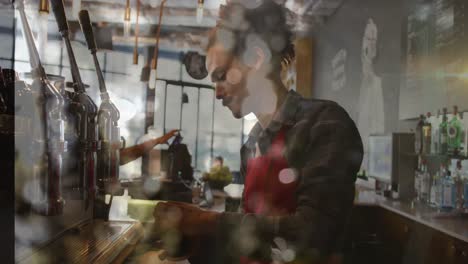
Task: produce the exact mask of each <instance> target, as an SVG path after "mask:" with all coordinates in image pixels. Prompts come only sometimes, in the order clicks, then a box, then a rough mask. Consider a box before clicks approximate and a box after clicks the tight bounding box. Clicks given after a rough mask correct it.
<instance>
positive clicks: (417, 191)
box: [414, 157, 421, 201]
mask: <svg viewBox="0 0 468 264" xmlns="http://www.w3.org/2000/svg"><path fill="white" fill-rule="evenodd" d="M414 195H415V200H416V201H420V198H421V157H419V158H418V167H417V168H416V170H414Z"/></svg>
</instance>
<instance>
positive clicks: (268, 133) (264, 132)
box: [245, 90, 302, 153]
mask: <svg viewBox="0 0 468 264" xmlns="http://www.w3.org/2000/svg"><path fill="white" fill-rule="evenodd" d="M301 99H302V96H301V95H300V94H298V93H297V92H296V91H294V90H290V91H289V92H288V93H287V95H286V99H285V100H284V102H283V104H282V105H281V106H280V107H279V109H278V111H277V112H276V113H275V115H274V116H273V119H272V120H271V122H270V124H269V125H268V127H267V128H266V129H263V128H262V126H261V125H260V123H259V122H257V123H256V124H255V126H254V127H253V128H252V130H251V131H250V133H249V138H248V140H247V142H246V143H245V146H246V147H247V148H249V149H255V143H256V142H259V144H260V143H263V144H262V145H263V146H264V147H262V146H260V149H261V150H262V153H264V150H265V149H267V148H268V147H269V143H271V140H272V138H273V137H274V136H275V135H276V133H277V132H278V131H279V130H280V129H281V128H282V127H283V126H293V125H294V124H295V122H296V115H297V113H298V111H299V107H300V104H299V101H300V100H301Z"/></svg>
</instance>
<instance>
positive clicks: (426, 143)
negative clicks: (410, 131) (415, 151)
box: [422, 112, 432, 154]
mask: <svg viewBox="0 0 468 264" xmlns="http://www.w3.org/2000/svg"><path fill="white" fill-rule="evenodd" d="M431 121H432V118H431V113H430V112H428V113H427V115H426V120H425V121H424V124H423V127H422V134H423V141H422V142H423V144H422V153H423V154H431V147H432V124H431Z"/></svg>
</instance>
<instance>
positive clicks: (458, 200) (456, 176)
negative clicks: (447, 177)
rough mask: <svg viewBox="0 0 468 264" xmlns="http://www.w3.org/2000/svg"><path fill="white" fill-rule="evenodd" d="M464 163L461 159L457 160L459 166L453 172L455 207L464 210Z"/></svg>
mask: <svg viewBox="0 0 468 264" xmlns="http://www.w3.org/2000/svg"><path fill="white" fill-rule="evenodd" d="M462 173H463V171H462V165H461V160H458V161H457V166H456V168H455V170H454V173H453V181H454V185H455V186H454V187H455V188H454V192H455V201H454V208H456V209H457V210H462V208H463V179H462Z"/></svg>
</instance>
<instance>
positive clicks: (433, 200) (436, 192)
mask: <svg viewBox="0 0 468 264" xmlns="http://www.w3.org/2000/svg"><path fill="white" fill-rule="evenodd" d="M429 204H430V206H431V207H434V208H436V207H438V206H439V205H440V172H436V174H435V175H434V177H432V183H431V197H430V200H429Z"/></svg>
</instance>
